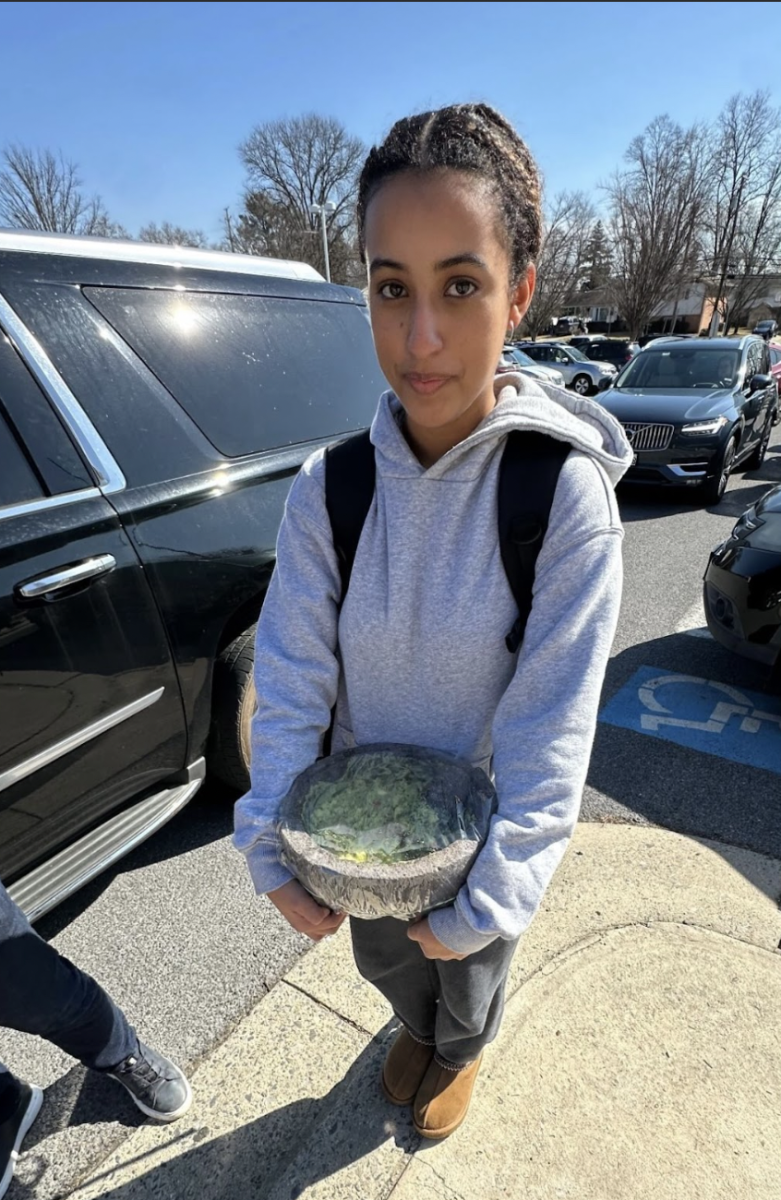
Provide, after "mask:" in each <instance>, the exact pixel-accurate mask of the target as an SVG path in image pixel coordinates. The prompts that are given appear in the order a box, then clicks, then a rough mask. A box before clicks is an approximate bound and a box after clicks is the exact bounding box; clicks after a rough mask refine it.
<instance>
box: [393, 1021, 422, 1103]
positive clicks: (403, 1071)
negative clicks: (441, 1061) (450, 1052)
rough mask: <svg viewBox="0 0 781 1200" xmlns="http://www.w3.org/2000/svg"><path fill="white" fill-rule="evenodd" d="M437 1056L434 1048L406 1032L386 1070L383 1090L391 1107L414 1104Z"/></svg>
mask: <svg viewBox="0 0 781 1200" xmlns="http://www.w3.org/2000/svg"><path fill="white" fill-rule="evenodd" d="M433 1057H434V1047H433V1046H424V1045H423V1043H422V1042H416V1041H415V1039H414V1037H412V1035H411V1034H409V1033H408V1032H407V1030H406V1029H402V1031H401V1033H400V1034H399V1036H398V1037H397V1038H396V1041H395V1042H394V1043H393V1045H392V1046H391V1048H390V1050H389V1051H388V1055H387V1058H386V1059H385V1065H384V1067H383V1068H382V1090H383V1092H384V1093H385V1097H386V1099H388V1100H390V1102H391V1104H411V1103H412V1101H413V1100H414V1099H415V1095H416V1093H417V1090H418V1088H419V1087H420V1084H421V1080H422V1079H423V1076H424V1075H425V1074H426V1071H427V1070H428V1068H429V1066H430V1064H431V1060H432V1059H433Z"/></svg>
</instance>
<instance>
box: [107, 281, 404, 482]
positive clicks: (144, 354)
mask: <svg viewBox="0 0 781 1200" xmlns="http://www.w3.org/2000/svg"><path fill="white" fill-rule="evenodd" d="M84 294H85V295H86V296H87V298H88V299H89V300H90V302H91V303H92V304H93V305H94V306H95V308H97V309H98V311H99V312H100V313H101V314H102V315H103V316H104V317H105V318H106V320H107V321H109V323H110V324H111V325H112V326H113V327H114V329H115V330H116V331H117V333H118V334H119V335H120V337H122V338H123V339H124V340H125V342H127V343H128V345H129V346H131V347H132V349H133V350H134V351H135V352H136V354H138V355H139V357H140V358H141V359H142V360H143V361H144V362H145V363H146V365H147V366H148V367H149V368H150V370H151V371H152V372H153V373H154V374H155V375H156V376H157V378H158V379H159V380H160V382H161V383H162V384H163V385H164V387H166V388H167V389H168V391H169V392H170V393H171V395H172V396H173V397H174V399H175V400H176V401H177V402H178V403H179V405H181V407H182V408H183V409H184V410H185V412H187V414H188V415H189V416H190V418H191V419H192V420H193V421H194V422H195V424H196V425H197V426H198V427H199V429H200V430H201V432H202V433H204V434H205V435H206V437H207V438H208V439H209V441H210V442H211V443H212V445H214V446H215V447H216V448H217V449H218V450H219V451H220V453H221V454H224V455H226V456H227V457H229V458H236V457H240V456H241V455H243V454H252V453H254V452H257V451H259V450H268V449H272V448H274V447H279V446H287V445H292V444H294V443H296V442H303V441H314V440H316V439H318V438H325V437H329V436H331V435H333V434H338V433H344V432H348V431H349V430H351V429H360V428H363V427H364V426H366V425H368V424H369V422H370V420H371V417H372V414H373V412H374V408H375V406H376V403H377V400H378V398H379V395H380V392H381V391H382V390H383V386H384V385H383V382H382V378H381V376H380V372H379V367H378V365H377V360H376V358H375V356H374V350H373V347H372V343H371V339H370V338H369V337H367V330H366V312H365V310H364V309H362V308H360V307H359V306H358V305H351V304H341V303H333V302H331V303H323V302H319V301H311V300H300V299H290V298H280V297H265V296H247V295H226V294H216V293H210V292H176V291H168V290H164V289H156V290H154V291H152V290H146V289H138V288H96V287H87V288H85V289H84ZM303 347H306V350H305V351H304V352H303V353H302V348H303Z"/></svg>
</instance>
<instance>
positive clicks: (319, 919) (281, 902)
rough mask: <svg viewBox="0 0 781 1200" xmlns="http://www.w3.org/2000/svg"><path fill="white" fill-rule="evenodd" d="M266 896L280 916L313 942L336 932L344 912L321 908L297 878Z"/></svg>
mask: <svg viewBox="0 0 781 1200" xmlns="http://www.w3.org/2000/svg"><path fill="white" fill-rule="evenodd" d="M268 898H269V900H270V901H271V903H272V904H273V905H274V907H275V908H278V909H279V911H280V912H281V913H282V916H283V917H284V918H285V920H286V921H287V922H288V924H289V925H292V926H293V928H294V929H296V930H297V931H298V932H299V933H305V934H306V936H307V937H308V938H311V939H312V941H313V942H319V941H322V939H323V938H325V937H329V936H330V935H331V934H332V933H336V931H337V929H338V928H339V926H340V925H341V923H342V921H343V920H344V918H345V916H346V915H347V914H346V913H335V912H332V911H331V909H330V908H323V906H322V904H318V903H317V901H316V900H313V899H312V897H311V896H310V895H309V892H307V891H306V889H305V888H302V887H301V884H300V883H299V882H298V880H297V879H289V880H288V882H287V883H283V885H282V887H280V888H277V889H276V890H275V891H273V892H269V893H268Z"/></svg>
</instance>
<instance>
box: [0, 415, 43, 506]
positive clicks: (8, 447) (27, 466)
mask: <svg viewBox="0 0 781 1200" xmlns="http://www.w3.org/2000/svg"><path fill="white" fill-rule="evenodd" d="M0 463H2V464H3V469H2V471H0V509H2V508H7V507H8V506H9V505H11V504H24V503H25V502H26V501H30V500H40V499H41V498H42V496H43V488H42V487H41V483H40V480H39V479H38V476H37V475H36V473H35V471H34V470H33V467H32V464H31V463H30V462H29V461H28V459H27V456H26V454H25V453H24V451H23V450H22V447H21V445H20V443H19V441H18V440H17V438H16V435H15V434H14V432H13V430H12V429H11V426H10V425H9V424H8V420H7V417H6V414H5V412H4V411H3V405H2V403H0Z"/></svg>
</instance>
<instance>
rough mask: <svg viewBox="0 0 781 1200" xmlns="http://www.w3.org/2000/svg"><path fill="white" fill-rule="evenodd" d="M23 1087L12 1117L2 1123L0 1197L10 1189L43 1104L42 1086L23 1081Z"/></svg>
mask: <svg viewBox="0 0 781 1200" xmlns="http://www.w3.org/2000/svg"><path fill="white" fill-rule="evenodd" d="M21 1089H22V1092H21V1095H20V1097H19V1103H18V1104H17V1106H16V1108H15V1109H14V1111H13V1112H12V1113H11V1115H10V1117H8V1118H7V1120H5V1121H3V1123H2V1124H0V1197H2V1196H4V1195H5V1194H6V1192H7V1191H8V1188H9V1186H10V1184H11V1180H12V1179H13V1177H14V1167H15V1166H16V1160H17V1158H18V1157H19V1150H20V1149H21V1145H22V1142H23V1141H24V1138H25V1135H26V1134H27V1131H28V1129H29V1128H30V1126H31V1125H32V1123H33V1121H34V1120H35V1118H36V1117H37V1116H38V1113H39V1112H40V1111H41V1105H42V1104H43V1092H42V1091H41V1089H40V1088H38V1087H32V1086H31V1085H30V1084H29V1083H22V1084H21Z"/></svg>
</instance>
